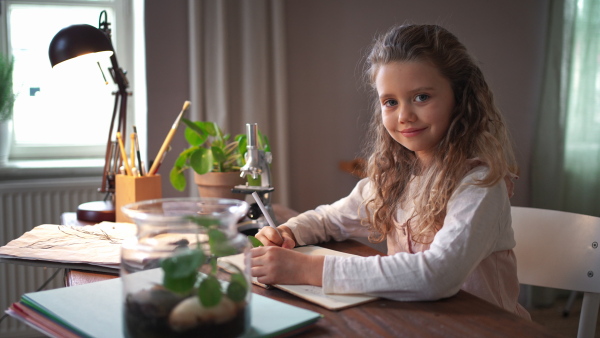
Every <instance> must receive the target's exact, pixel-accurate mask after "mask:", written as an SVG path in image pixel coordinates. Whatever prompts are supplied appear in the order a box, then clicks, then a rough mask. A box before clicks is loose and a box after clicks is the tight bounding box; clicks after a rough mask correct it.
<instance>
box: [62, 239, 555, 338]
mask: <svg viewBox="0 0 600 338" xmlns="http://www.w3.org/2000/svg"><path fill="white" fill-rule="evenodd" d="M320 245H321V246H323V247H327V248H329V249H333V250H338V251H344V252H349V253H353V254H356V255H360V256H370V255H374V254H378V253H379V252H378V251H376V250H374V249H372V248H370V247H368V246H366V245H363V244H361V243H359V242H356V241H345V242H340V243H323V244H320ZM114 277H116V276H114V275H111V276H108V275H104V274H97V273H89V272H80V271H71V272H70V273H69V274H68V275H67V276H66V283H67V285H77V284H83V283H89V282H92V281H98V280H102V279H107V278H114ZM252 291H253V292H254V293H257V294H260V295H263V296H266V297H269V298H272V299H275V300H278V301H281V302H284V303H287V304H291V305H294V306H298V307H301V308H305V309H308V310H312V311H315V312H319V313H321V314H323V315H324V317H323V318H322V319H321V320H319V321H318V322H317V323H316V325H314V326H312V327H311V328H309V329H307V330H306V331H303V332H301V333H300V334H299V335H297V336H295V337H402V336H407V337H417V336H418V337H559V336H560V335H559V334H557V333H554V332H552V331H550V330H549V329H547V328H545V327H543V326H541V325H539V324H537V323H534V322H530V321H527V320H524V319H522V318H520V317H519V316H517V315H514V314H512V313H509V312H507V311H505V310H503V309H501V308H499V307H497V306H495V305H492V304H490V303H488V302H486V301H484V300H482V299H480V298H477V297H475V296H473V295H471V294H469V293H467V292H464V291H460V292H459V293H458V294H457V295H456V296H454V297H450V298H447V299H444V300H440V301H435V302H397V301H391V300H385V299H379V300H376V301H373V302H369V303H366V304H362V305H359V306H354V307H351V308H347V309H344V310H340V311H329V310H326V309H324V308H322V307H320V306H318V305H315V304H313V303H310V302H307V301H305V300H303V299H300V298H298V297H296V296H294V295H292V294H289V293H287V292H285V291H282V290H279V289H275V288H273V289H264V288H261V287H259V286H256V285H254V286H253V289H252Z"/></svg>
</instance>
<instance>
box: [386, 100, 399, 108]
mask: <svg viewBox="0 0 600 338" xmlns="http://www.w3.org/2000/svg"><path fill="white" fill-rule="evenodd" d="M383 105H384V106H386V107H393V106H396V105H398V101H396V100H386V101H385V102H383Z"/></svg>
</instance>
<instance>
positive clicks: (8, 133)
mask: <svg viewBox="0 0 600 338" xmlns="http://www.w3.org/2000/svg"><path fill="white" fill-rule="evenodd" d="M13 69H14V59H13V58H12V57H10V56H5V55H3V54H0V163H1V162H4V161H6V160H7V159H8V152H9V150H10V142H11V140H12V117H13V106H14V103H15V94H14V92H13Z"/></svg>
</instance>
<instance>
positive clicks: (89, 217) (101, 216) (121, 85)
mask: <svg viewBox="0 0 600 338" xmlns="http://www.w3.org/2000/svg"><path fill="white" fill-rule="evenodd" d="M98 21H99V23H98V26H99V28H95V27H93V26H90V25H86V24H81V25H72V26H69V27H66V28H63V29H61V30H60V31H59V32H58V33H56V35H55V36H54V38H53V39H52V41H51V42H50V48H49V50H48V54H49V56H50V63H51V64H52V67H54V66H56V65H57V64H59V63H61V62H64V61H67V60H71V59H74V58H77V57H81V56H85V57H90V58H96V60H98V59H99V58H100V57H108V56H110V62H111V66H112V67H111V68H109V72H110V75H111V77H112V79H113V81H114V82H115V83H116V84H117V87H118V89H117V91H116V92H115V93H113V94H114V95H115V105H114V108H113V114H112V119H111V121H110V130H109V132H108V141H107V143H106V156H105V162H104V171H103V175H102V186H101V188H99V189H98V191H99V192H101V193H105V194H106V195H105V198H104V200H103V201H96V202H88V203H83V204H81V205H79V207H78V208H77V219H79V220H82V221H87V222H102V221H113V222H114V221H115V207H114V203H113V199H114V192H115V174H116V171H117V163H118V160H117V159H118V158H119V157H118V156H116V154H117V147H116V145H115V142H114V141H113V137H112V135H113V129H114V126H115V119H117V111H118V120H117V128H116V131H120V132H121V134H122V135H127V134H126V132H125V131H126V122H127V96H128V95H129V94H128V93H127V87H129V82H128V81H127V77H126V76H125V72H124V71H123V70H122V69H121V68H120V67H119V63H118V62H117V56H116V53H115V50H114V48H113V45H112V42H111V30H110V23H108V22H107V14H106V11H102V12H100V18H99V20H98ZM98 66H99V67H100V63H98ZM100 71H102V69H101V68H100Z"/></svg>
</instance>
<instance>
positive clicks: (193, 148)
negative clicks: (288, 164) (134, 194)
mask: <svg viewBox="0 0 600 338" xmlns="http://www.w3.org/2000/svg"><path fill="white" fill-rule="evenodd" d="M181 120H182V121H183V123H185V125H186V129H185V132H184V133H185V134H184V136H185V139H186V141H187V142H188V144H189V145H190V146H189V147H188V148H187V149H185V150H184V151H183V152H181V153H180V154H179V156H178V157H177V160H175V164H174V165H173V168H172V169H171V172H170V174H169V179H170V181H171V185H172V186H173V187H174V188H175V189H177V190H179V191H183V190H184V189H185V186H186V184H187V181H186V177H185V171H186V170H187V169H190V168H191V169H192V170H194V171H195V172H196V173H198V174H200V175H202V174H206V173H209V172H235V171H239V170H240V168H241V167H242V166H243V165H244V164H245V160H244V154H245V153H246V147H247V136H246V135H245V134H239V135H236V136H235V137H234V138H233V139H231V135H230V134H225V133H223V131H222V130H221V128H220V127H219V126H218V125H217V124H216V123H215V122H205V121H196V122H192V121H190V120H188V119H186V118H182V119H181ZM258 136H259V137H258V143H259V147H260V148H261V149H262V150H264V151H270V147H269V140H268V138H267V137H266V136H265V135H263V134H262V133H261V132H260V131H259V132H258Z"/></svg>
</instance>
